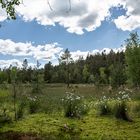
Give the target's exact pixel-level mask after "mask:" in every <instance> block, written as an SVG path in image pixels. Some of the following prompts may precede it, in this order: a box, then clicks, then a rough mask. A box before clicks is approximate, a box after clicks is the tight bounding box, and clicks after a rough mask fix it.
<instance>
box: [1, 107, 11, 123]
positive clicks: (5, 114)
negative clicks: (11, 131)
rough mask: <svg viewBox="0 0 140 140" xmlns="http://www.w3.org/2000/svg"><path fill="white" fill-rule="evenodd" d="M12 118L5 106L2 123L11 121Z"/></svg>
mask: <svg viewBox="0 0 140 140" xmlns="http://www.w3.org/2000/svg"><path fill="white" fill-rule="evenodd" d="M10 122H12V118H11V117H10V116H9V115H8V113H7V109H6V108H4V109H3V112H2V114H0V124H5V123H10Z"/></svg>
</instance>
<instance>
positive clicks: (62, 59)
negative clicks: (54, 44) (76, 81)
mask: <svg viewBox="0 0 140 140" xmlns="http://www.w3.org/2000/svg"><path fill="white" fill-rule="evenodd" d="M72 61H73V60H72V58H71V54H70V51H69V50H68V49H66V50H65V52H64V53H63V54H62V56H61V57H60V59H59V62H60V64H64V65H65V66H66V77H67V78H66V80H67V87H69V82H70V68H69V65H70V63H71V62H72Z"/></svg>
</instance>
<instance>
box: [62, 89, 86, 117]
mask: <svg viewBox="0 0 140 140" xmlns="http://www.w3.org/2000/svg"><path fill="white" fill-rule="evenodd" d="M62 103H63V107H64V113H65V116H66V117H71V118H74V117H75V118H80V117H81V116H82V115H84V114H86V113H87V111H88V106H87V105H86V104H84V102H83V97H81V96H78V95H75V94H73V93H70V92H67V95H66V97H64V98H63V99H62Z"/></svg>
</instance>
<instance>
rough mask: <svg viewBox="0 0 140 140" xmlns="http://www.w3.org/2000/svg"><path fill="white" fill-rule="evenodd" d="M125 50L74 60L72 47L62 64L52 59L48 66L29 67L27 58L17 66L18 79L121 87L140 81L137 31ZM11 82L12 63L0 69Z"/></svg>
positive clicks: (2, 77)
mask: <svg viewBox="0 0 140 140" xmlns="http://www.w3.org/2000/svg"><path fill="white" fill-rule="evenodd" d="M125 45H126V50H125V52H123V51H122V52H117V53H115V52H114V51H113V50H112V51H110V53H108V54H107V53H106V52H105V51H104V52H102V53H101V54H100V53H98V54H96V55H88V56H87V58H86V59H85V60H84V59H83V58H82V57H81V58H79V60H77V61H73V60H72V58H71V54H70V52H69V50H68V49H66V50H65V52H64V53H63V54H62V56H61V57H60V58H59V65H57V66H53V65H52V64H51V62H49V63H47V64H45V66H44V68H41V69H40V68H39V62H37V67H36V68H34V69H32V68H31V67H28V61H27V59H25V60H24V61H23V68H22V69H17V75H16V78H17V81H20V82H22V83H27V82H33V81H37V80H38V79H39V81H40V82H45V83H67V84H68V86H69V84H70V83H76V84H78V83H93V84H95V85H99V84H110V85H111V86H113V87H119V86H121V85H124V84H132V85H134V86H139V85H140V41H139V36H138V34H137V33H131V34H130V37H129V38H128V39H127V40H126V41H125ZM3 82H7V83H11V67H9V68H6V69H3V70H1V71H0V83H3Z"/></svg>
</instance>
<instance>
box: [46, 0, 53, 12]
mask: <svg viewBox="0 0 140 140" xmlns="http://www.w3.org/2000/svg"><path fill="white" fill-rule="evenodd" d="M47 3H48V6H49V8H50V10H51V11H53V8H52V7H51V4H50V2H49V0H47Z"/></svg>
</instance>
